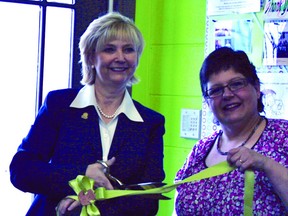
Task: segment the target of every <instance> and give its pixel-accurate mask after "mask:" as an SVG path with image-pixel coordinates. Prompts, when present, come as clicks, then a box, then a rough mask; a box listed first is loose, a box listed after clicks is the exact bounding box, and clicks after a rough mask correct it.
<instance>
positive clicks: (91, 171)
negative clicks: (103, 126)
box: [56, 157, 116, 215]
mask: <svg viewBox="0 0 288 216" xmlns="http://www.w3.org/2000/svg"><path fill="white" fill-rule="evenodd" d="M115 160H116V159H115V157H113V158H111V159H110V160H108V161H106V162H105V163H106V164H107V165H108V166H109V167H110V166H111V165H112V164H114V162H115ZM104 169H105V167H103V165H101V164H100V163H97V162H96V163H93V164H90V165H88V167H87V169H86V173H85V175H86V176H87V177H89V178H91V179H93V180H94V182H95V183H94V186H95V187H105V188H106V189H108V190H113V186H112V185H111V183H110V181H109V180H108V178H107V177H106V175H105V173H104ZM80 205H81V204H80V202H79V201H76V200H73V199H70V198H64V199H62V200H61V201H60V202H59V204H58V206H57V207H56V211H57V212H58V215H64V214H65V213H66V211H72V210H74V209H75V208H76V207H78V206H80Z"/></svg>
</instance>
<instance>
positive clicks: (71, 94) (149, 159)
mask: <svg viewBox="0 0 288 216" xmlns="http://www.w3.org/2000/svg"><path fill="white" fill-rule="evenodd" d="M78 91H79V90H76V89H64V90H57V91H52V92H50V93H49V94H48V95H47V97H46V100H45V103H44V104H43V106H42V107H41V109H40V110H39V113H38V115H37V117H36V119H35V122H34V124H33V125H32V127H31V129H30V131H29V133H28V135H27V136H26V137H25V138H24V139H23V141H22V143H21V145H20V146H19V148H18V151H17V153H16V154H15V156H14V157H13V160H12V162H11V164H10V174H11V182H12V183H13V185H14V186H15V187H17V188H18V189H20V190H22V191H24V192H30V193H34V194H36V196H35V200H34V202H33V204H32V205H31V207H30V210H29V212H28V213H27V215H33V216H34V215H41V216H46V215H47V216H51V215H55V207H56V205H57V204H58V202H59V201H60V200H61V199H62V198H64V197H66V196H67V195H75V193H74V191H73V190H72V189H71V188H70V187H69V185H68V181H69V180H72V179H74V178H76V176H77V175H84V174H85V171H86V168H87V166H88V165H89V164H91V163H95V162H96V161H97V160H102V146H101V138H100V130H99V124H98V121H99V116H98V114H97V112H96V110H95V108H94V106H89V107H85V108H81V109H79V108H71V107H69V106H70V104H71V102H72V101H73V100H74V98H75V97H76V95H77V93H78ZM133 102H134V104H135V107H136V109H137V110H138V112H139V113H140V115H141V117H142V118H143V120H144V122H133V121H130V120H129V119H128V118H127V117H126V115H125V114H123V113H121V114H120V115H119V119H118V124H117V127H116V130H115V134H114V138H113V140H112V145H111V149H110V152H109V157H108V158H111V157H113V156H115V157H116V162H115V164H114V165H112V166H111V174H112V175H114V176H115V177H117V178H119V179H120V180H121V181H123V182H124V183H126V184H133V183H141V182H148V181H163V180H164V178H165V174H164V170H163V135H164V133H165V129H164V121H165V120H164V117H163V116H162V115H161V114H159V113H157V112H155V111H153V110H151V109H149V108H147V107H144V106H143V105H141V104H140V103H138V102H136V101H133ZM96 205H97V207H98V208H99V209H100V212H101V216H105V215H107V216H108V215H109V216H113V215H115V216H116V215H117V216H121V215H123V216H124V215H125V216H127V215H137V216H138V215H156V213H157V210H158V201H157V200H153V199H149V198H144V197H141V196H131V197H120V198H115V199H111V200H106V201H98V202H96Z"/></svg>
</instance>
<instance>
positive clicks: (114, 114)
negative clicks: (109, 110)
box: [96, 104, 120, 119]
mask: <svg viewBox="0 0 288 216" xmlns="http://www.w3.org/2000/svg"><path fill="white" fill-rule="evenodd" d="M96 107H97V109H98V110H99V112H100V114H101V115H102V116H104V117H105V118H107V119H113V118H114V117H115V116H116V113H117V111H118V109H119V107H120V106H119V107H118V108H117V109H116V111H115V112H114V113H113V114H112V115H107V114H105V113H104V112H103V110H102V109H101V108H100V106H99V105H98V104H97V105H96Z"/></svg>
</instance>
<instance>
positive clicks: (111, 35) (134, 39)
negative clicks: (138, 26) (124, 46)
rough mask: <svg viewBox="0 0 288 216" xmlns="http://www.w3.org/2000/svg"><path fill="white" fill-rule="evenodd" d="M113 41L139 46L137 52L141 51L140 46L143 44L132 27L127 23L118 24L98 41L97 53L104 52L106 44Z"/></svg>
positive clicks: (111, 27)
mask: <svg viewBox="0 0 288 216" xmlns="http://www.w3.org/2000/svg"><path fill="white" fill-rule="evenodd" d="M113 40H122V41H127V42H131V43H132V44H134V45H136V46H137V50H138V49H139V47H138V45H139V44H141V43H140V41H139V36H138V35H137V33H136V32H135V29H133V27H132V26H129V25H127V24H126V23H117V25H112V26H110V28H109V29H106V31H105V32H104V33H103V34H102V36H101V37H100V38H99V39H98V43H97V46H96V52H99V51H100V50H102V49H103V47H104V46H105V44H107V43H109V42H110V41H113ZM138 51H139V50H138ZM141 52H142V50H141ZM141 52H140V53H141Z"/></svg>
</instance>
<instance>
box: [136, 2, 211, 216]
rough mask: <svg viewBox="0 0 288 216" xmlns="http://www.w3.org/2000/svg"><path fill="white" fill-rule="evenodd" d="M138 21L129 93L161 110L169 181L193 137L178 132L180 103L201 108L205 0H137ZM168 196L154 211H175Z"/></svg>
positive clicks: (160, 215) (162, 215)
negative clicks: (138, 47)
mask: <svg viewBox="0 0 288 216" xmlns="http://www.w3.org/2000/svg"><path fill="white" fill-rule="evenodd" d="M135 21H136V25H137V26H138V27H139V28H140V30H141V31H142V33H143V35H144V38H145V42H146V45H145V49H144V53H143V56H142V58H141V59H140V64H139V68H138V70H137V73H136V75H137V76H138V77H139V78H140V83H139V84H137V85H135V86H133V90H132V95H133V98H134V99H136V100H138V101H140V102H141V103H143V104H144V105H146V106H148V107H150V108H152V109H154V110H156V111H158V112H160V113H162V114H163V115H164V116H165V119H166V124H165V127H166V134H165V136H164V145H165V148H164V151H165V152H164V156H165V157H164V166H165V172H166V179H165V182H166V183H168V184H171V183H173V181H174V177H175V174H176V172H177V170H178V169H179V168H180V167H181V166H182V165H183V163H184V161H185V158H186V156H187V155H188V153H189V152H190V150H191V148H192V146H193V145H194V144H195V142H196V141H197V140H195V139H185V138H181V137H180V114H181V109H182V108H190V109H201V108H202V97H201V90H200V84H199V78H198V73H199V69H200V66H201V64H202V61H203V59H204V44H205V21H206V1H204V0H201V1H198V0H197V1H194V0H193V1H192V0H178V1H175V0H165V1H163V0H137V1H136V13H135ZM174 192H175V191H173V192H170V193H168V194H166V195H167V196H169V197H171V198H172V199H171V200H169V201H166V200H165V201H160V209H159V212H158V216H168V215H171V214H172V212H173V207H174V205H173V203H174Z"/></svg>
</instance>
